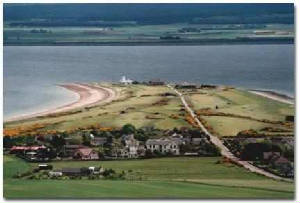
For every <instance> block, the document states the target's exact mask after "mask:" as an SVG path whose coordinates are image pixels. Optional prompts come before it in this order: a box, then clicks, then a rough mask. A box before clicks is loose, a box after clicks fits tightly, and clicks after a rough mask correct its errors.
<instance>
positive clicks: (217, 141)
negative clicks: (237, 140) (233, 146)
mask: <svg viewBox="0 0 300 203" xmlns="http://www.w3.org/2000/svg"><path fill="white" fill-rule="evenodd" d="M167 87H169V88H171V89H172V90H173V91H174V92H176V94H177V95H178V96H179V97H180V99H181V102H182V104H183V105H184V107H185V109H186V110H187V111H188V112H189V114H190V115H191V116H192V117H193V119H194V120H195V122H196V123H197V125H198V126H199V127H200V129H201V130H202V131H203V132H205V133H206V134H207V135H208V136H209V137H210V140H211V142H212V143H213V144H214V145H216V146H217V147H219V149H220V150H221V155H222V156H224V157H226V158H228V159H230V160H231V161H233V162H234V163H236V164H238V165H241V166H243V167H244V168H246V169H248V170H249V171H251V172H255V173H258V174H260V175H264V176H266V177H269V178H273V179H276V180H282V181H288V182H293V180H292V179H288V178H282V177H280V176H277V175H274V174H272V173H269V172H267V171H265V170H262V169H260V168H258V167H256V166H253V165H252V164H250V163H249V162H247V161H242V160H240V159H239V158H238V157H236V156H234V155H233V154H232V153H231V152H230V151H229V149H228V148H227V147H226V146H225V145H224V144H223V143H222V141H221V140H220V139H219V138H218V137H216V136H214V135H212V134H211V133H210V132H209V131H208V130H207V129H206V128H205V126H204V125H203V124H202V123H201V122H200V120H199V119H198V118H197V116H196V114H195V112H194V111H193V109H192V108H191V107H190V106H189V105H188V104H187V102H186V100H185V98H184V96H183V94H182V93H180V92H179V91H178V90H176V89H175V88H174V87H172V86H171V85H167Z"/></svg>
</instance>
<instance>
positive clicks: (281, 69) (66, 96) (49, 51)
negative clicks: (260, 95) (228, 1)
mask: <svg viewBox="0 0 300 203" xmlns="http://www.w3.org/2000/svg"><path fill="white" fill-rule="evenodd" d="M123 75H125V76H126V77H128V78H130V79H133V80H151V79H157V78H159V79H162V80H166V81H169V82H184V81H187V82H191V83H199V84H203V83H205V84H224V85H232V86H237V87H242V88H254V89H265V90H275V91H278V92H281V93H284V94H288V95H290V96H293V95H294V45H291V44H289V45H282V44H281V45H211V46H7V47H4V119H8V118H10V117H13V116H17V115H20V114H26V113H32V112H37V111H42V110H43V109H46V108H49V107H55V106H59V105H63V104H66V103H69V102H71V101H74V100H75V99H76V98H77V97H78V96H77V95H74V94H73V93H72V92H70V91H68V90H65V89H63V88H61V87H58V86H57V84H60V83H66V82H101V81H118V80H120V78H121V76H123Z"/></svg>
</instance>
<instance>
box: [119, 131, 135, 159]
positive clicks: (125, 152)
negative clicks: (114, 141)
mask: <svg viewBox="0 0 300 203" xmlns="http://www.w3.org/2000/svg"><path fill="white" fill-rule="evenodd" d="M122 140H123V143H124V145H125V147H124V148H123V149H121V150H120V152H121V156H122V157H124V158H137V157H138V149H139V145H140V142H139V141H138V140H136V139H134V135H133V134H130V135H123V136H122Z"/></svg>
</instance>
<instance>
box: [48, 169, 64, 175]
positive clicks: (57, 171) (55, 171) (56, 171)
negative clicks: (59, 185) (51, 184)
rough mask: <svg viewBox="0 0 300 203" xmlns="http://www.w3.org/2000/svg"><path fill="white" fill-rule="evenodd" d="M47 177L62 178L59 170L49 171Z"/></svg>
mask: <svg viewBox="0 0 300 203" xmlns="http://www.w3.org/2000/svg"><path fill="white" fill-rule="evenodd" d="M48 174H49V176H50V177H59V176H62V175H63V173H62V171H61V170H53V171H49V173H48Z"/></svg>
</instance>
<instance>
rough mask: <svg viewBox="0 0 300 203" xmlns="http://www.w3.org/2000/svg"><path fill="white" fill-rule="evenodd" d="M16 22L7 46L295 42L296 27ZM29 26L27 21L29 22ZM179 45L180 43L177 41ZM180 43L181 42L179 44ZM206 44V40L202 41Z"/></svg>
mask: <svg viewBox="0 0 300 203" xmlns="http://www.w3.org/2000/svg"><path fill="white" fill-rule="evenodd" d="M11 23H13V22H9V21H8V22H6V24H5V26H4V43H5V44H7V45H10V44H12V45H14V44H19V45H22V44H27V45H29V44H38V45H39V44H40V45H43V44H46V45H47V44H48V45H49V44H50V45H51V44H77V43H78V44H84V43H86V44H89V43H93V44H96V43H99V44H101V43H103V44H105V43H106V44H110V43H111V44H118V43H125V44H126V43H143V42H144V43H166V42H167V43H168V42H170V40H169V41H168V40H167V41H166V40H161V39H160V37H161V36H164V35H174V36H179V37H180V40H186V42H189V43H193V42H197V40H200V41H201V40H207V39H209V40H220V39H222V40H235V39H237V38H241V37H242V38H243V37H244V38H262V39H266V38H267V37H269V38H272V39H275V38H276V39H283V40H286V39H292V38H293V35H294V34H293V27H292V26H290V25H284V24H279V25H278V24H277V25H273V24H268V25H265V27H263V28H255V27H254V28H242V27H240V28H239V25H236V27H234V28H232V26H231V25H227V24H224V25H197V24H195V25H193V24H188V23H175V24H164V25H138V24H124V25H122V26H112V27H109V26H94V27H92V26H91V27H84V26H83V27H80V26H74V27H63V26H60V27H42V26H40V27H30V26H11ZM25 23H26V22H25ZM186 27H188V28H196V29H199V30H200V31H195V32H180V29H182V28H186ZM270 29H271V30H274V34H271V35H270V34H269V35H266V34H265V35H263V36H259V35H256V34H255V31H257V30H270ZM276 33H277V34H276ZM282 33H284V34H282ZM177 42H178V40H177ZM179 42H180V41H179ZM202 42H203V41H202Z"/></svg>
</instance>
